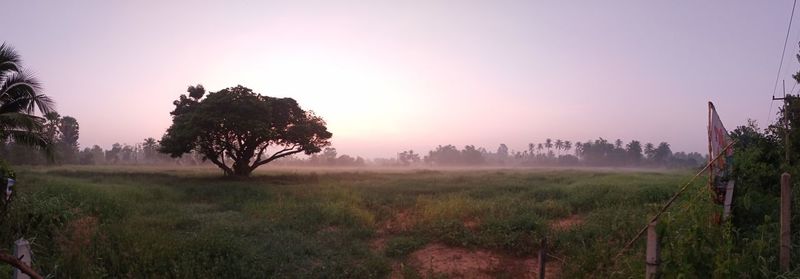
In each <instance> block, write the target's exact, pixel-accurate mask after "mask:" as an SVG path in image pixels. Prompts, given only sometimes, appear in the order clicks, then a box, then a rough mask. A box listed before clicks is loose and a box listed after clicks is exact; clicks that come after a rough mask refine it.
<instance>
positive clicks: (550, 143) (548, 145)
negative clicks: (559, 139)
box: [544, 139, 553, 154]
mask: <svg viewBox="0 0 800 279" xmlns="http://www.w3.org/2000/svg"><path fill="white" fill-rule="evenodd" d="M544 147H545V148H547V154H550V149H552V148H553V140H552V139H546V140H544Z"/></svg>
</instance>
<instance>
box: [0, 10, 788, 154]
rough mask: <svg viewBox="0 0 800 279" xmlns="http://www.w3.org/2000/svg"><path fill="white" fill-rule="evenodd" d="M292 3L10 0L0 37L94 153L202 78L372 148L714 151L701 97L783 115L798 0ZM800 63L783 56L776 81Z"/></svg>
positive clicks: (163, 122)
mask: <svg viewBox="0 0 800 279" xmlns="http://www.w3.org/2000/svg"><path fill="white" fill-rule="evenodd" d="M281 2H283V1H203V2H202V3H201V2H198V1H129V2H122V1H77V2H73V1H57V2H53V1H5V0H4V1H0V9H2V10H4V11H14V12H9V13H4V16H3V19H4V20H3V21H4V22H5V24H4V25H5V26H6V28H3V29H2V30H0V39H2V40H3V41H6V42H9V43H11V44H13V46H14V47H15V49H16V50H17V51H18V52H19V53H20V54H21V55H22V57H23V59H24V61H25V65H26V66H27V68H29V69H32V71H33V73H34V74H35V75H36V76H37V77H38V78H39V79H40V80H42V81H43V84H44V90H45V92H46V93H47V94H48V95H49V96H51V97H53V98H54V99H56V100H58V109H59V111H61V112H63V113H65V114H68V115H71V116H74V117H75V118H77V119H78V120H79V121H80V126H81V135H80V136H81V138H80V143H81V147H82V148H83V147H90V146H91V145H94V144H99V145H101V146H102V147H104V148H108V147H109V146H110V145H111V144H113V143H117V142H119V143H129V144H135V143H138V142H141V141H142V139H143V138H145V137H154V138H157V139H158V138H161V136H162V135H163V134H164V132H165V130H166V128H167V127H168V126H169V125H170V123H171V118H170V115H169V112H170V111H171V110H172V109H173V104H172V102H173V100H175V99H176V98H177V97H178V95H180V94H184V93H185V90H186V87H187V86H188V85H190V84H197V83H201V84H203V85H204V86H205V87H206V88H207V89H208V90H209V91H211V92H214V91H217V90H221V89H223V88H227V87H232V86H236V85H238V84H241V85H244V86H247V87H249V88H252V89H253V90H254V91H256V92H258V93H261V94H265V95H269V96H277V97H292V98H295V99H296V100H298V102H299V103H300V105H301V106H302V107H303V108H304V109H307V110H313V111H315V112H316V113H317V114H318V115H320V116H322V117H323V118H324V119H325V120H326V121H327V123H328V128H329V130H330V131H331V132H332V133H333V138H332V143H333V146H334V147H336V148H337V149H338V150H339V152H340V154H341V153H346V154H353V155H360V156H364V157H367V158H370V157H379V156H381V157H383V156H386V157H391V156H395V154H396V153H397V152H399V151H401V150H408V149H414V150H416V151H418V152H425V151H427V150H430V149H433V148H434V147H436V146H437V145H440V144H441V145H445V144H453V145H455V146H458V147H459V148H460V147H463V146H464V145H468V144H469V145H475V146H479V147H485V148H487V149H489V150H495V149H496V148H497V146H498V145H499V144H500V143H505V144H507V145H508V146H509V148H510V149H514V150H525V149H526V148H527V144H528V143H529V142H534V143H537V142H542V141H543V140H544V139H545V138H561V139H565V140H572V141H585V140H590V139H596V138H597V137H604V138H606V139H610V140H614V139H617V138H621V139H623V140H624V141H625V142H628V141H629V140H632V139H637V140H640V141H642V142H655V143H657V142H660V141H667V142H669V143H670V144H672V149H673V150H676V151H677V150H682V151H696V152H701V153H704V154H705V152H703V151H704V150H706V148H707V147H706V146H707V139H706V123H707V118H706V117H707V110H706V102H707V101H709V100H711V101H714V102H715V104H716V105H717V108H718V110H719V112H720V115H721V117H722V120H723V121H724V122H725V123H726V125H728V126H730V128H733V127H735V126H738V125H742V124H744V123H745V122H746V119H748V118H754V119H756V120H758V121H759V122H760V123H761V125H762V127H763V126H766V124H768V123H769V122H770V120H771V119H772V118H773V115H768V112H769V101H770V100H769V99H770V97H771V93H772V92H771V91H772V89H773V83H774V78H775V68H776V64H777V63H778V61H779V58H780V50H781V48H782V42H783V38H784V36H785V33H784V32H785V30H786V26H785V25H786V21H787V18H788V14H789V10H787V7H789V6H790V4H791V1H788V0H784V1H769V2H748V1H725V2H716V3H709V2H702V3H700V2H696V1H685V2H680V3H678V2H663V3H654V2H646V1H614V2H607V1H586V2H572V1H402V2H401V1H397V2H394V3H389V2H388V1H345V2H340V1H285V2H284V3H281ZM798 39H800V34H798V31H793V32H792V33H791V34H790V37H789V39H788V40H789V42H790V43H789V49H787V52H789V53H795V52H796V51H797V45H796V44H795V43H793V42H797V41H798ZM796 70H797V63H795V61H794V59H793V57H790V55H787V59H786V61H785V62H784V67H783V72H784V74H783V75H781V76H788V73H792V72H795V71H796ZM787 84H792V83H788V81H787ZM790 87H791V86H790ZM791 88H793V87H791ZM791 88H790V89H791ZM779 91H780V86H779ZM775 112H776V109H775V108H773V110H772V113H773V114H774V113H775Z"/></svg>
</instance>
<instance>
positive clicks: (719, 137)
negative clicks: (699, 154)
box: [708, 102, 733, 204]
mask: <svg viewBox="0 0 800 279" xmlns="http://www.w3.org/2000/svg"><path fill="white" fill-rule="evenodd" d="M730 143H731V137H730V135H728V130H725V126H723V125H722V121H721V120H720V119H719V115H717V110H716V109H715V108H714V104H713V103H711V102H708V151H709V157H708V159H709V160H711V159H714V157H715V156H717V155H719V154H720V153H722V149H723V148H725V147H726V146H728V144H730ZM732 168H733V146H730V147H728V149H727V150H725V153H724V154H722V155H721V156H719V158H717V160H715V161H714V162H712V163H711V167H710V168H709V170H710V175H709V176H710V177H709V186H710V187H711V190H713V191H714V193H715V199H714V200H715V202H717V203H719V204H722V203H723V202H724V201H725V191H726V187H727V185H728V181H729V180H730V179H732V177H731V170H732Z"/></svg>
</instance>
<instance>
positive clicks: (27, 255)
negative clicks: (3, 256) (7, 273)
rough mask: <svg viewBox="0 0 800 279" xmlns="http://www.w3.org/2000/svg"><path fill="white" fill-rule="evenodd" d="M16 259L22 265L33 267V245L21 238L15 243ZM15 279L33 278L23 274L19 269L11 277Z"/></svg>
mask: <svg viewBox="0 0 800 279" xmlns="http://www.w3.org/2000/svg"><path fill="white" fill-rule="evenodd" d="M14 257H16V258H17V259H19V261H21V262H22V263H24V264H26V265H28V266H32V265H31V264H32V262H33V261H32V259H31V244H30V243H29V242H28V241H27V240H25V239H22V238H20V239H19V240H17V241H15V242H14ZM11 278H13V279H30V278H31V277H30V276H28V274H25V273H23V272H22V271H20V270H19V269H16V268H15V269H14V273H13V275H12V276H11Z"/></svg>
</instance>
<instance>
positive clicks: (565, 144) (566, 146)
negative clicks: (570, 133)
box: [564, 140, 572, 154]
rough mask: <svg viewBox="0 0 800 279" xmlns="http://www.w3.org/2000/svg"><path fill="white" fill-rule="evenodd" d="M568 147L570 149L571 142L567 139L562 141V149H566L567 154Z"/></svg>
mask: <svg viewBox="0 0 800 279" xmlns="http://www.w3.org/2000/svg"><path fill="white" fill-rule="evenodd" d="M570 149H572V142H571V141H568V140H565V141H564V151H566V152H567V154H569V150H570Z"/></svg>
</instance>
